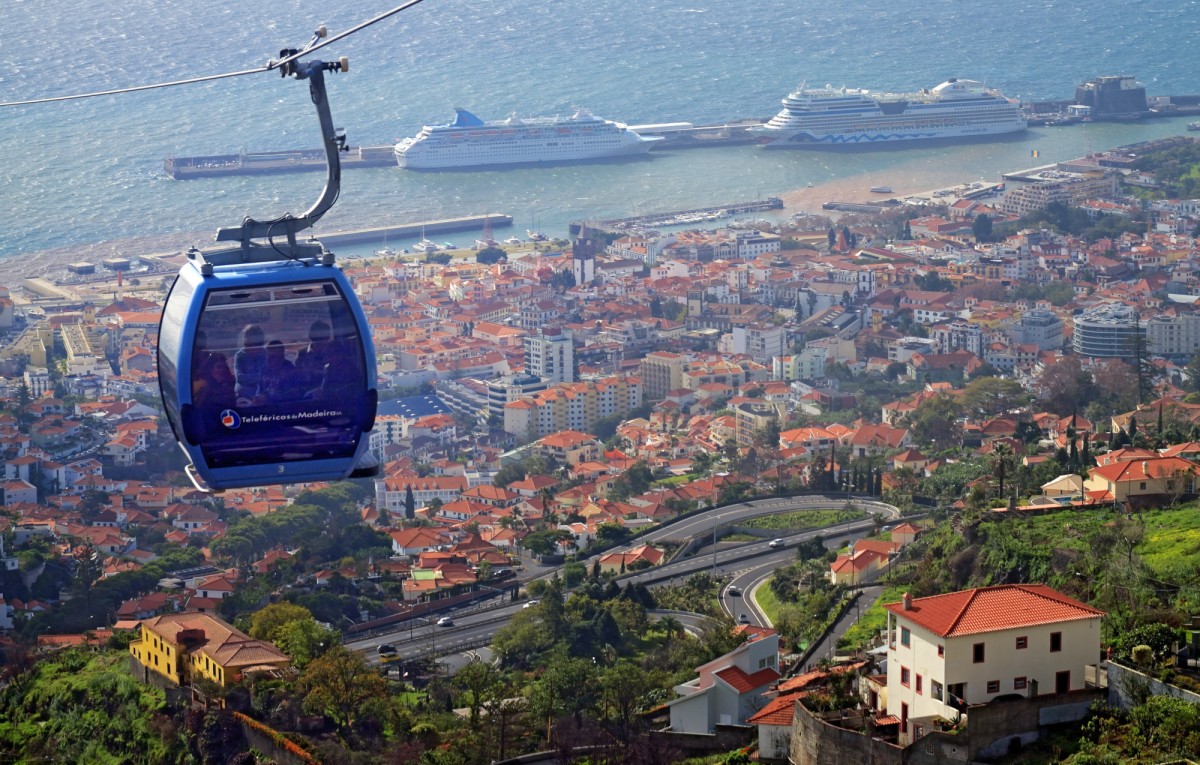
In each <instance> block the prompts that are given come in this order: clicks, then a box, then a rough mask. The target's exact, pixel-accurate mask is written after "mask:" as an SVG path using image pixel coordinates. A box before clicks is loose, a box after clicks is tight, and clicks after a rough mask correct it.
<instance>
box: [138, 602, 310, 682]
mask: <svg viewBox="0 0 1200 765" xmlns="http://www.w3.org/2000/svg"><path fill="white" fill-rule="evenodd" d="M129 654H130V656H132V657H133V662H134V663H135V664H136V665H137V668H138V669H139V672H140V679H141V680H142V681H143V682H149V681H150V679H151V673H153V674H154V675H157V676H159V677H162V678H165V679H166V680H168V681H170V682H171V683H174V684H175V685H188V684H190V683H192V682H194V681H196V680H200V679H204V680H210V681H212V682H214V683H216V684H217V685H219V686H221V687H222V688H224V687H227V686H228V685H231V684H232V683H236V682H237V681H238V680H240V679H241V678H242V676H243V675H244V674H246V673H252V672H260V671H272V670H280V669H285V668H287V667H289V666H290V665H291V659H289V658H288V657H287V654H285V653H283V652H282V651H280V650H279V649H278V648H276V647H275V646H274V645H272V644H271V643H268V642H267V641H265V640H255V639H254V638H252V637H250V636H249V635H247V634H245V633H244V632H242V631H241V630H239V629H237V628H236V627H234V626H233V625H232V624H229V623H227V622H225V621H223V620H221V619H219V618H217V617H215V616H213V615H212V614H206V613H182V614H164V615H162V616H155V617H153V618H151V619H146V620H144V621H143V622H142V623H141V630H140V633H139V635H138V639H137V640H135V641H133V642H132V643H130V644H129Z"/></svg>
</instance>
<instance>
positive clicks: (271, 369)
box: [259, 340, 299, 403]
mask: <svg viewBox="0 0 1200 765" xmlns="http://www.w3.org/2000/svg"><path fill="white" fill-rule="evenodd" d="M298 383H299V381H298V380H297V379H296V367H295V365H293V364H292V362H290V361H288V358H287V349H286V348H285V347H284V345H283V343H282V342H280V341H279V340H272V341H271V342H269V343H267V360H266V363H265V364H264V365H263V371H262V382H260V383H259V392H260V394H261V396H262V398H263V399H264V400H266V401H273V402H276V403H280V402H287V401H291V400H292V399H294V398H295V397H296V391H297V387H298Z"/></svg>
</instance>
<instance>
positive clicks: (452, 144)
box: [396, 109, 662, 170]
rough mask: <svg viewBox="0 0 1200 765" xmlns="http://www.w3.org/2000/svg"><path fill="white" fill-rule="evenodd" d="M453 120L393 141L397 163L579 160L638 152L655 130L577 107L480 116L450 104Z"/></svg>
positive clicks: (440, 165)
mask: <svg viewBox="0 0 1200 765" xmlns="http://www.w3.org/2000/svg"><path fill="white" fill-rule="evenodd" d="M454 111H455V112H456V116H455V119H454V122H452V123H450V124H449V125H432V126H428V125H427V126H426V127H424V128H422V129H421V132H420V133H418V134H417V135H416V137H414V138H406V139H404V140H403V141H401V142H400V143H398V144H396V161H397V162H398V163H399V164H400V167H407V168H411V169H414V170H439V169H445V168H452V167H482V166H487V165H514V164H536V163H539V162H580V161H584V160H589V159H604V158H606V157H623V156H628V155H631V154H642V153H644V152H647V151H649V150H650V147H651V146H653V145H654V143H655V142H657V141H660V140H662V139H661V138H660V137H657V136H640V135H638V134H637V133H635V132H633V131H632V130H630V129H629V128H628V127H627V126H626V125H623V124H621V123H619V122H611V121H609V120H602V119H600V118H599V117H593V116H592V115H591V114H589V113H587V112H586V111H579V112H576V113H575V114H573V115H572V116H570V117H567V118H559V117H534V118H530V119H518V118H516V117H510V118H509V119H506V120H499V121H490V122H485V121H483V120H481V119H479V118H478V117H476V116H475V115H474V114H471V113H470V112H468V111H466V110H465V109H455V110H454Z"/></svg>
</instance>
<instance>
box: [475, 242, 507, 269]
mask: <svg viewBox="0 0 1200 765" xmlns="http://www.w3.org/2000/svg"><path fill="white" fill-rule="evenodd" d="M507 260H508V253H507V252H505V251H504V250H503V249H502V248H500V247H496V246H492V247H485V248H484V249H482V250H480V251H479V252H477V253H475V262H476V263H485V264H488V265H491V264H492V263H499V262H501V261H507Z"/></svg>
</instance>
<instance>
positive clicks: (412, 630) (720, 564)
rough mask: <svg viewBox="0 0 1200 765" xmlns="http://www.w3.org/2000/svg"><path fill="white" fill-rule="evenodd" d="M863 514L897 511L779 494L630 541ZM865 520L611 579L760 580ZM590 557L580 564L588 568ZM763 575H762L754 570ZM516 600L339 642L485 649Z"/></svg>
mask: <svg viewBox="0 0 1200 765" xmlns="http://www.w3.org/2000/svg"><path fill="white" fill-rule="evenodd" d="M848 501H849V502H853V503H854V504H855V505H856V506H858V507H861V508H864V509H866V510H868V511H869V512H881V513H884V514H885V515H887V516H888V517H889V518H898V517H899V510H897V509H896V508H894V507H892V506H891V505H886V504H883V503H881V502H875V501H872V500H866V499H854V498H851V499H849V500H848V499H847V498H846V497H820V496H804V497H787V498H780V499H766V500H752V501H749V502H744V503H741V504H738V505H729V506H727V507H723V508H719V509H716V510H713V511H710V512H706V513H701V514H700V515H697V516H695V517H693V518H688V519H687V520H685V521H681V522H679V523H676V524H673V525H671V526H668V527H666V528H663V529H657V530H655V531H653V532H651V533H649V534H647V535H645V536H644V537H642V538H640V539H639V540H638V544H644V543H648V542H654V541H664V540H668V539H670V540H679V541H686V540H690V539H692V538H694V537H698V536H702V535H704V534H711V533H712V531H713V529H716V528H719V527H721V526H727V525H730V524H732V523H735V522H737V521H739V520H744V519H747V518H753V517H758V516H762V515H773V514H778V513H785V512H791V511H795V510H799V509H840V508H842V507H844V506H845V505H846V503H847V502H848ZM873 526H874V523H873V522H872V521H869V520H868V521H859V522H851V523H842V524H838V525H837V526H834V527H826V528H822V529H813V530H810V531H805V532H802V533H799V534H792V535H789V536H786V537H782V539H783V540H784V545H783V547H781V548H778V549H775V548H771V547H770V545H769V544H768V542H766V541H763V542H750V543H747V544H735V545H730V546H726V547H720V546H718V548H715V552H714V553H713V554H711V555H710V554H703V555H694V556H692V557H689V558H685V559H683V560H680V561H676V562H674V563H669V564H666V565H663V566H658V567H655V568H653V569H650V570H648V571H644V572H638V573H634V574H626V575H624V576H621V577H618V580H619V581H622V582H623V583H628V582H631V581H632V582H639V583H642V584H654V583H659V582H663V581H667V580H671V579H675V578H680V577H682V578H686V577H688V576H690V575H692V574H694V573H696V572H699V571H704V570H711V571H712V572H714V573H716V574H718V575H723V574H725V573H727V572H735V571H744V570H747V569H751V570H755V571H759V572H760V574H761V576H760V577H759V578H760V579H765V578H766V576H769V575H770V572H771V571H774V570H775V569H776V568H778V567H779V566H782V565H786V564H787V563H790V562H791V561H792V560H794V558H795V553H794V552H793V550H792V549H791V548H793V547H794V546H795V545H796V544H798V543H799V542H801V541H803V540H806V539H809V538H811V537H813V536H817V535H821V536H823V537H826V546H841V545H844V544H845V543H846V541H847V540H848V539H849V538H850V535H852V534H854V533H856V532H860V531H865V530H867V529H870V528H873ZM591 563H592V559H588V560H587V561H586V562H585V565H586V566H588V567H589V568H590V567H591ZM557 568H558V567H547V566H536V565H535V566H531V565H529V562H528V561H526V569H525V570H524V571H523V572H522V573H521V576H520V577H519V578H520V579H521V581H523V582H524V581H529V580H532V579H536V578H539V577H541V576H546V575H548V573H549V572H552V571H554V570H557ZM762 572H765V573H762ZM523 605H524V604H523V603H520V602H518V603H514V604H498V603H496V601H488V602H484V603H482V604H477V605H472V606H468V607H466V608H465V609H461V610H451V611H448V612H444V613H438V614H435V615H434V616H432V617H424V618H420V619H413V620H410V621H408V622H403V623H401V624H398V625H396V627H395V629H393V630H390V631H388V632H386V633H383V634H378V635H375V636H372V637H365V638H361V639H359V640H354V641H350V642H347V643H346V645H347V647H349V648H351V649H353V650H356V651H363V652H364V653H365V654H366V655H367V657H368V660H370V661H372V662H378V661H379V654H378V650H379V646H380V645H381V644H383V643H390V644H392V645H394V646H396V648H397V650H398V651H399V653H400V654H402V655H405V656H411V655H426V654H436V655H447V654H455V653H461V652H463V651H467V650H472V649H475V648H478V647H481V646H484V645H486V644H487V643H488V642H490V639H491V636H492V635H493V634H494V633H495V631H496V630H497V629H499V628H500V627H501V626H503V625H504V624H507V623H508V621H509V620H510V619H511V618H512V616H513V614H515V613H516V612H517V611H519V610H520V609H521V608H522V607H523ZM726 610H727V612H728V613H730V614H732V615H734V618H735V619H736V618H738V617H739V616H740V615H741V613H742V611H737V610H736V606H729V605H727V608H726ZM752 610H753V612H754V615H753V617H752V616H751V613H750V611H746V613H747V619H749V620H751V621H752V622H753V623H755V624H761V625H765V624H767V620H766V617H765V616H764V615H763V614H762V613H761V611H759V610H758V609H757V608H756V607H755V608H753V609H752ZM443 615H449V616H451V617H452V618H453V620H454V626H452V627H438V626H436V621H437V618H439V617H441V616H443Z"/></svg>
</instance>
